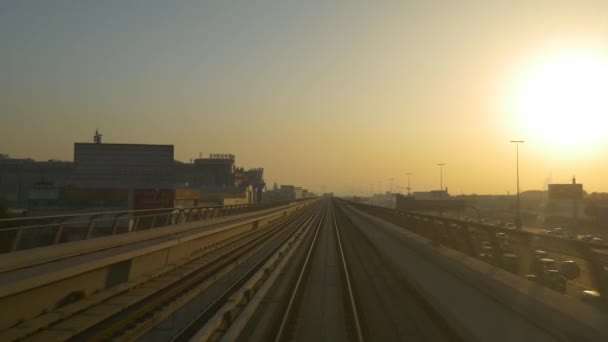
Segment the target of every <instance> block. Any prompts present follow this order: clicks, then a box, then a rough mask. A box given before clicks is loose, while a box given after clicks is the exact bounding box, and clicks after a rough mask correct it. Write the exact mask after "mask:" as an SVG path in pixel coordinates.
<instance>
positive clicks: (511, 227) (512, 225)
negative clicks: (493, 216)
mask: <svg viewBox="0 0 608 342" xmlns="http://www.w3.org/2000/svg"><path fill="white" fill-rule="evenodd" d="M505 228H507V229H515V224H513V223H511V222H509V223H505Z"/></svg>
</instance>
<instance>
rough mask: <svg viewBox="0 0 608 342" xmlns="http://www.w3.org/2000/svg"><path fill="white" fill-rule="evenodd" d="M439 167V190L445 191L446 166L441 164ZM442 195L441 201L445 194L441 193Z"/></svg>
mask: <svg viewBox="0 0 608 342" xmlns="http://www.w3.org/2000/svg"><path fill="white" fill-rule="evenodd" d="M437 165H438V166H439V190H441V191H443V167H444V166H445V164H443V163H440V164H437ZM440 194H441V199H443V192H440Z"/></svg>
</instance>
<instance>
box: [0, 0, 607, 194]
mask: <svg viewBox="0 0 608 342" xmlns="http://www.w3.org/2000/svg"><path fill="white" fill-rule="evenodd" d="M606 13H608V2H606V1H576V2H574V1H534V2H530V1H509V2H504V1H464V0H463V1H415V2H414V1H374V2H368V3H355V2H352V1H331V2H326V1H316V0H315V1H299V2H285V1H226V2H220V1H194V0H193V1H177V2H167V1H154V0H150V1H135V0H134V1H118V0H109V1H99V2H94V1H79V2H75V1H60V0H58V1H47V2H43V1H38V2H33V1H12V2H4V3H2V4H0V41H2V45H1V47H0V49H1V53H0V117H1V119H2V120H1V124H0V153H6V154H9V155H11V156H14V157H31V158H34V159H37V160H47V159H61V160H72V158H73V150H72V149H73V143H74V142H88V141H92V134H93V132H94V131H95V129H99V130H100V131H101V132H102V133H103V134H104V137H103V140H104V142H108V143H142V144H173V145H175V153H176V155H175V158H176V159H177V160H181V161H188V160H189V159H190V158H196V157H198V155H199V152H203V153H204V154H205V155H207V154H208V153H212V152H220V153H223V152H226V153H232V154H235V155H236V156H237V162H238V164H239V165H243V166H246V167H258V166H262V167H264V168H265V177H266V180H267V181H268V182H269V184H272V183H274V182H277V183H279V184H297V185H301V186H304V187H307V188H309V189H311V190H312V191H315V192H322V191H321V189H322V188H323V187H324V188H325V191H334V192H336V193H338V194H345V193H347V192H354V194H358V192H360V191H361V190H360V189H363V188H365V187H368V188H369V186H370V184H374V186H375V187H377V186H378V182H384V185H383V187H384V189H383V190H388V186H387V185H388V179H390V178H394V179H395V181H394V182H395V183H394V186H395V187H396V186H401V187H404V186H406V185H405V184H406V183H407V176H406V173H413V176H412V187H413V189H414V191H422V190H435V189H438V188H439V169H438V166H437V165H436V164H437V163H445V164H446V166H445V167H444V174H443V176H444V177H443V179H444V181H443V183H444V184H445V185H446V186H447V187H448V188H449V189H450V192H451V193H453V194H459V193H461V192H462V193H478V194H506V193H507V192H511V193H515V187H516V183H515V147H514V146H513V145H512V144H510V143H509V141H510V140H525V141H526V142H525V144H523V145H522V146H520V170H521V189H522V191H525V190H530V189H541V188H542V186H543V185H544V184H546V182H547V178H548V177H551V178H552V180H553V182H556V183H557V182H568V181H569V180H570V179H571V177H572V176H573V175H575V176H576V177H577V179H578V180H579V182H580V183H584V184H585V189H586V190H587V191H589V192H592V191H598V192H599V191H604V192H608V177H607V176H606V175H607V174H608V158H606V156H605V152H604V151H606V150H608V139H607V137H606V136H605V134H604V131H605V130H606V127H608V119H605V118H608V110H607V109H608V96H604V95H603V94H604V93H605V89H606V87H605V86H606V85H608V40H606V37H608V21H607V20H606ZM604 97H605V98H606V99H604ZM353 188H354V189H353ZM349 189H350V190H349ZM401 190H402V191H403V192H405V190H404V189H401ZM375 191H377V189H375ZM351 194H352V193H351Z"/></svg>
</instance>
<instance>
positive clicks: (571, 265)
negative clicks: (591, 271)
mask: <svg viewBox="0 0 608 342" xmlns="http://www.w3.org/2000/svg"><path fill="white" fill-rule="evenodd" d="M559 273H560V274H561V275H563V276H564V278H566V279H568V280H573V279H576V278H578V277H579V276H580V275H581V269H580V267H579V266H578V264H577V263H576V261H574V260H566V261H564V262H563V263H562V264H561V265H560V266H559Z"/></svg>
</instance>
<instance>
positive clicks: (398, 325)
mask: <svg viewBox="0 0 608 342" xmlns="http://www.w3.org/2000/svg"><path fill="white" fill-rule="evenodd" d="M337 220H338V224H339V229H340V235H341V237H342V243H343V248H344V253H345V257H346V260H347V263H348V267H349V273H350V277H351V282H352V284H353V287H354V293H355V298H356V302H357V308H358V312H359V319H360V322H361V325H362V329H363V333H364V335H365V339H366V340H375V341H448V340H457V338H456V336H455V335H454V334H453V332H451V331H450V329H449V328H448V327H447V326H446V324H445V322H443V321H442V320H441V319H437V317H434V316H433V313H432V312H429V311H431V310H429V309H430V308H428V305H426V303H424V302H423V301H422V300H421V298H419V297H418V296H416V295H415V294H414V293H412V292H413V289H412V288H411V285H409V284H408V282H407V279H404V278H402V277H400V276H399V272H397V271H396V270H395V269H394V267H393V265H392V264H391V263H390V262H388V261H387V260H386V259H384V258H383V256H382V255H381V253H380V252H379V251H378V249H377V247H376V246H375V245H374V244H372V243H371V242H370V241H369V240H368V239H367V238H366V237H365V235H364V234H363V233H362V232H361V231H360V229H361V228H360V227H358V226H355V225H353V224H352V223H351V222H350V221H349V220H348V218H347V217H346V216H344V215H343V214H342V213H341V212H340V211H338V213H337Z"/></svg>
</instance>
